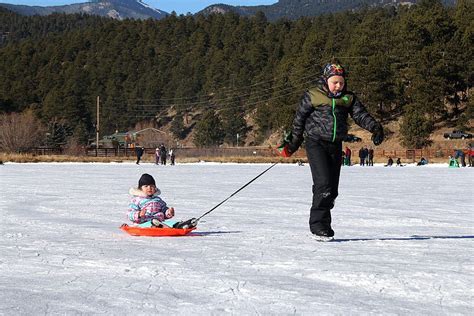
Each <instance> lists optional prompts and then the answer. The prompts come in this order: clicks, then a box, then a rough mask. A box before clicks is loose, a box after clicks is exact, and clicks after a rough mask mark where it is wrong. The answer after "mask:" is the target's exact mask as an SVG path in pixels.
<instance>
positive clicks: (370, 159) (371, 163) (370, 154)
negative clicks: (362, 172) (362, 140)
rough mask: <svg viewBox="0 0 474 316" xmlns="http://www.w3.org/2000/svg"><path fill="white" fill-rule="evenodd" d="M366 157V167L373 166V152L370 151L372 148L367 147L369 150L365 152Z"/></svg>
mask: <svg viewBox="0 0 474 316" xmlns="http://www.w3.org/2000/svg"><path fill="white" fill-rule="evenodd" d="M367 157H368V161H367V165H368V166H373V165H374V150H373V149H372V147H369V150H368V151H367Z"/></svg>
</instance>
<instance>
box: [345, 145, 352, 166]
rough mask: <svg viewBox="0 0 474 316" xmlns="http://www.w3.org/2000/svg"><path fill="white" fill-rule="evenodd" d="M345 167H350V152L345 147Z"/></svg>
mask: <svg viewBox="0 0 474 316" xmlns="http://www.w3.org/2000/svg"><path fill="white" fill-rule="evenodd" d="M345 153H346V166H350V165H351V155H352V151H351V149H350V148H349V147H347V146H346V151H345Z"/></svg>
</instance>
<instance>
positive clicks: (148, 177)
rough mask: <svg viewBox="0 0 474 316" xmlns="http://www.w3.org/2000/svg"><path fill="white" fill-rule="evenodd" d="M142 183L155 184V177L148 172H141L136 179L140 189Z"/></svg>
mask: <svg viewBox="0 0 474 316" xmlns="http://www.w3.org/2000/svg"><path fill="white" fill-rule="evenodd" d="M144 185H154V186H156V183H155V179H153V177H152V176H151V175H149V174H148V173H144V174H142V176H141V177H140V180H138V188H139V189H140V188H141V187H142V186H144Z"/></svg>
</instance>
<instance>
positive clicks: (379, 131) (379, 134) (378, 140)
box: [372, 126, 384, 146]
mask: <svg viewBox="0 0 474 316" xmlns="http://www.w3.org/2000/svg"><path fill="white" fill-rule="evenodd" d="M383 138H384V135H383V128H382V126H378V127H377V128H376V129H375V130H374V132H373V133H372V141H373V142H374V145H375V146H378V145H380V144H382V142H383Z"/></svg>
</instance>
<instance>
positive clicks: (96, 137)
mask: <svg viewBox="0 0 474 316" xmlns="http://www.w3.org/2000/svg"><path fill="white" fill-rule="evenodd" d="M99 104H100V97H99V96H97V117H96V125H95V156H96V157H97V156H98V155H99V115H100V112H99Z"/></svg>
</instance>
